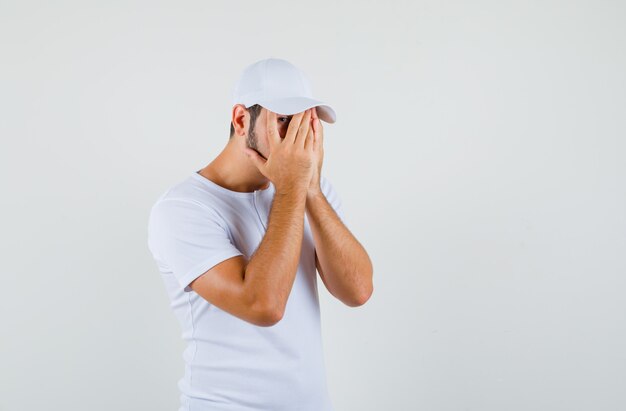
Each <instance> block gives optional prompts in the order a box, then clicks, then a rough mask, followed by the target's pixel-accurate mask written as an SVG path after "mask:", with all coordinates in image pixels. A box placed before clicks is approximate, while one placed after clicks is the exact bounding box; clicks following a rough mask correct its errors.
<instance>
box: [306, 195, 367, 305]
mask: <svg viewBox="0 0 626 411" xmlns="http://www.w3.org/2000/svg"><path fill="white" fill-rule="evenodd" d="M306 215H307V219H308V221H309V225H310V227H311V232H312V234H313V240H314V241H315V249H316V253H317V258H318V260H319V264H320V266H321V268H322V271H323V280H324V283H325V285H326V287H327V288H328V290H329V291H330V293H331V294H333V295H334V296H335V297H337V298H338V299H340V300H341V301H343V302H344V303H345V304H347V305H350V306H356V305H361V304H363V303H364V302H365V301H366V300H367V299H368V298H369V296H370V295H371V293H372V291H373V283H372V279H373V268H372V263H371V261H370V258H369V256H368V254H367V252H366V251H365V249H364V248H363V246H362V245H361V244H360V243H359V241H358V240H357V239H356V238H355V237H354V236H353V235H352V233H351V232H350V230H348V228H347V227H346V226H345V225H344V224H343V222H342V221H341V220H340V219H339V217H338V216H337V214H336V213H335V210H334V209H333V208H332V206H331V205H330V204H329V203H328V200H327V199H326V197H325V196H324V194H323V193H322V192H321V191H320V192H317V193H309V194H308V195H307V202H306ZM320 274H321V273H320Z"/></svg>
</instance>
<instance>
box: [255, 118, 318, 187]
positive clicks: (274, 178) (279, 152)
mask: <svg viewBox="0 0 626 411" xmlns="http://www.w3.org/2000/svg"><path fill="white" fill-rule="evenodd" d="M265 110H266V116H265V121H266V127H265V128H266V130H267V139H268V144H269V146H270V153H269V155H268V158H267V160H264V159H263V158H262V157H261V156H260V155H259V154H258V153H257V152H256V151H254V150H252V149H251V148H248V147H246V148H245V149H244V150H245V153H246V154H247V155H248V157H249V158H250V160H251V161H252V163H253V164H254V165H255V166H256V167H257V168H258V169H259V171H260V172H261V174H263V175H264V176H265V177H267V178H268V179H269V180H270V181H271V182H272V183H273V184H274V187H275V188H276V193H277V194H282V193H287V192H290V191H293V190H300V191H303V192H306V190H307V187H308V185H309V183H310V181H311V177H312V176H313V173H314V171H315V169H314V167H316V166H317V165H316V164H315V154H314V151H313V142H314V141H313V138H314V137H313V127H312V126H311V110H312V109H308V110H305V111H302V112H300V113H297V114H294V115H293V117H292V118H291V122H290V123H289V127H288V129H287V134H286V135H285V138H284V139H281V137H280V134H279V132H278V127H277V126H276V118H277V114H276V113H274V112H272V111H270V110H267V109H265Z"/></svg>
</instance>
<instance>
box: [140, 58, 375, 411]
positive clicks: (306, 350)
mask: <svg viewBox="0 0 626 411" xmlns="http://www.w3.org/2000/svg"><path fill="white" fill-rule="evenodd" d="M233 104H234V106H233V109H232V118H231V136H230V139H229V141H228V144H227V145H226V147H225V148H224V149H223V151H222V152H221V153H220V154H219V155H218V156H217V157H216V158H215V159H214V160H213V161H212V162H211V163H209V164H208V165H207V166H206V167H204V168H203V169H201V170H198V171H196V172H194V173H191V175H190V176H189V177H188V178H186V179H185V180H184V181H182V182H180V183H178V184H176V185H175V186H173V187H171V188H170V189H169V190H167V191H166V192H165V193H163V194H162V195H161V196H160V197H159V199H158V200H157V201H156V203H155V204H154V206H153V207H152V209H151V213H150V219H149V238H148V244H149V248H150V251H151V252H152V254H153V256H154V258H155V260H156V262H157V265H158V268H159V270H160V272H161V273H162V277H163V280H164V282H165V286H166V289H167V292H168V295H169V297H170V299H171V306H172V308H173V310H174V313H175V315H176V317H177V319H178V320H179V322H180V324H181V328H182V331H183V334H182V336H183V338H184V339H185V340H187V342H188V347H187V349H186V350H185V352H184V355H183V357H184V360H185V363H186V366H185V375H184V377H183V378H182V379H181V380H180V381H179V384H178V386H179V388H180V390H181V397H180V398H181V408H180V410H190V409H191V410H194V411H200V410H207V411H208V410H211V411H217V410H223V411H226V410H229V411H234V410H237V411H243V410H246V411H251V410H267V411H270V410H271V411H282V410H285V411H287V410H289V411H294V410H300V411H332V410H333V407H332V404H331V401H330V398H329V395H328V391H327V386H326V375H325V367H324V357H323V350H322V341H321V328H320V311H319V300H318V290H317V277H316V271H315V270H316V268H317V270H318V271H319V273H320V277H321V278H322V281H323V283H324V285H325V286H326V288H327V289H328V291H329V292H330V293H331V294H332V295H333V296H335V297H336V298H338V299H339V300H340V301H342V302H343V303H345V304H346V305H348V306H350V307H356V306H360V305H362V304H364V303H365V302H366V301H367V300H368V299H369V297H370V295H371V294H372V291H373V285H372V276H373V269H372V264H371V261H370V259H369V256H368V254H367V252H366V251H365V249H364V248H363V247H362V246H361V244H360V243H359V242H358V241H357V240H356V238H354V236H353V235H352V234H351V233H350V231H349V230H348V229H347V228H346V226H345V225H344V223H343V215H342V211H341V207H340V204H341V202H340V199H339V196H338V195H337V193H336V192H335V191H334V189H333V187H332V185H331V184H330V182H329V181H328V179H326V178H325V177H324V176H322V175H321V169H322V160H323V127H322V124H321V122H320V119H322V120H324V121H326V122H330V123H333V122H334V121H335V113H334V110H333V109H332V108H331V107H330V106H328V105H326V104H324V103H322V102H321V101H319V100H316V99H313V98H312V96H311V92H310V86H309V83H308V80H307V78H306V77H305V75H304V74H303V73H302V72H301V71H300V70H299V69H297V68H296V67H295V66H293V65H292V64H291V63H289V62H287V61H286V60H282V59H275V58H269V59H265V60H260V61H258V62H256V63H254V64H252V65H250V66H248V67H247V68H246V69H245V70H244V72H243V74H242V75H241V77H240V79H239V82H238V85H237V86H236V88H235V92H234V94H233ZM318 109H319V111H318Z"/></svg>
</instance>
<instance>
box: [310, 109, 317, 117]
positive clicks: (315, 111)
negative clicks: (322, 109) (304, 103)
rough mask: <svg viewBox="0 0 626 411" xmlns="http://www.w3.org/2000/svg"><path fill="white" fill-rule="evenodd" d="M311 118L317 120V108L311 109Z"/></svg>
mask: <svg viewBox="0 0 626 411" xmlns="http://www.w3.org/2000/svg"><path fill="white" fill-rule="evenodd" d="M311 118H312V119H317V118H318V117H317V107H313V108H312V111H311Z"/></svg>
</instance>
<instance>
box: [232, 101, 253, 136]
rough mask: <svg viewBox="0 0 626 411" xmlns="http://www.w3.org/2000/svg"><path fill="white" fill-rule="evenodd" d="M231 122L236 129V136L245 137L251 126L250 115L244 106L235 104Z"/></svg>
mask: <svg viewBox="0 0 626 411" xmlns="http://www.w3.org/2000/svg"><path fill="white" fill-rule="evenodd" d="M230 121H231V122H232V124H233V128H234V129H235V134H236V135H238V136H244V135H245V134H246V130H247V129H248V127H249V125H250V113H248V110H247V109H246V108H245V106H244V105H243V104H235V105H234V106H233V109H232V113H231V119H230Z"/></svg>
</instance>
